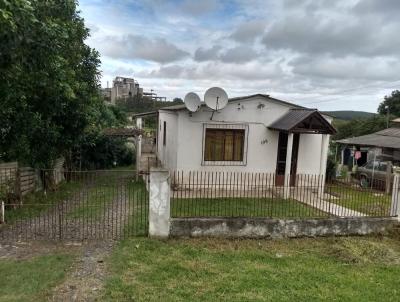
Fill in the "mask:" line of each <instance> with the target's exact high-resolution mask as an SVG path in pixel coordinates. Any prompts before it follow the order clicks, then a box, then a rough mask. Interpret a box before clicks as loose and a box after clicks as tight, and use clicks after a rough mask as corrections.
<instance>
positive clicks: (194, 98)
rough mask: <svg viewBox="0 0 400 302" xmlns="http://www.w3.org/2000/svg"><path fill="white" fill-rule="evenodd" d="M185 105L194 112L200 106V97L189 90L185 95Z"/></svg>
mask: <svg viewBox="0 0 400 302" xmlns="http://www.w3.org/2000/svg"><path fill="white" fill-rule="evenodd" d="M184 102H185V106H186V108H187V109H188V110H189V111H190V112H196V111H197V110H199V108H200V103H201V100H200V97H199V96H198V95H197V94H196V93H194V92H189V93H188V94H186V95H185V99H184Z"/></svg>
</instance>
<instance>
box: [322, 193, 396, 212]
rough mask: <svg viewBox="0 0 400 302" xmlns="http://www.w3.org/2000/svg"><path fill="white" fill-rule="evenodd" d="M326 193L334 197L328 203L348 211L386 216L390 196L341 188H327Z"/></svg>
mask: <svg viewBox="0 0 400 302" xmlns="http://www.w3.org/2000/svg"><path fill="white" fill-rule="evenodd" d="M326 192H327V193H329V192H333V193H334V194H333V195H334V197H337V198H338V199H336V198H332V199H330V200H329V201H330V202H332V203H336V204H338V205H341V206H343V207H346V208H348V209H352V210H355V211H358V212H361V213H364V214H368V215H372V216H388V215H389V212H390V205H391V201H392V200H391V199H392V197H391V195H388V194H384V193H383V192H376V191H370V190H368V189H359V190H357V189H355V188H350V187H346V186H345V185H341V186H328V187H327V190H326Z"/></svg>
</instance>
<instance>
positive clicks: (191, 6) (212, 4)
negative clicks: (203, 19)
mask: <svg viewBox="0 0 400 302" xmlns="http://www.w3.org/2000/svg"><path fill="white" fill-rule="evenodd" d="M218 7H219V5H218V2H217V0H194V1H193V0H185V1H183V3H182V6H181V10H182V11H183V12H185V13H188V14H190V15H193V16H200V15H204V14H207V13H210V12H213V11H215V10H216V9H217V8H218Z"/></svg>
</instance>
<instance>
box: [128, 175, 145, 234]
mask: <svg viewBox="0 0 400 302" xmlns="http://www.w3.org/2000/svg"><path fill="white" fill-rule="evenodd" d="M128 192H129V204H130V205H129V207H130V208H132V209H133V210H132V214H131V215H130V216H129V218H128V221H127V222H126V223H125V226H124V235H125V236H126V237H128V236H146V235H147V230H148V227H149V219H148V218H149V193H148V192H147V190H146V185H145V183H144V182H143V181H142V180H140V181H139V182H135V183H132V184H129V186H128Z"/></svg>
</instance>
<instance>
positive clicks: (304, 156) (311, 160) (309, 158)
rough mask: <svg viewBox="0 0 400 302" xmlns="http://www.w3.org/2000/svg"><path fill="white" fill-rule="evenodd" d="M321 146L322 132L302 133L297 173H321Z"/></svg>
mask: <svg viewBox="0 0 400 302" xmlns="http://www.w3.org/2000/svg"><path fill="white" fill-rule="evenodd" d="M325 144H329V141H327V142H326V143H325ZM321 147H322V134H300V141H299V155H298V160H297V174H320V166H321V155H322V153H321Z"/></svg>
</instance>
